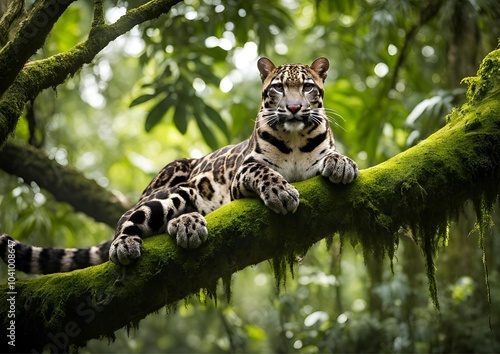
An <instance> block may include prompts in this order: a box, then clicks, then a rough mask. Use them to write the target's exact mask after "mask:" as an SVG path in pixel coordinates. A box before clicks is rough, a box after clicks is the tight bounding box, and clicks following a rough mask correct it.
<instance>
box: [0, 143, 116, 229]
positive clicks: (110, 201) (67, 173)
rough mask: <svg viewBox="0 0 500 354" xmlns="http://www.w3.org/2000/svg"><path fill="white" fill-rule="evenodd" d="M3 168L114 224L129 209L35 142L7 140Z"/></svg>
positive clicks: (2, 152) (0, 155)
mask: <svg viewBox="0 0 500 354" xmlns="http://www.w3.org/2000/svg"><path fill="white" fill-rule="evenodd" d="M0 169H2V170H4V171H5V172H7V173H10V174H13V175H15V176H18V177H22V178H23V179H24V181H25V182H31V181H34V182H36V183H37V184H38V185H39V186H40V187H42V188H44V189H46V190H48V191H49V192H51V193H52V195H54V197H55V198H56V199H57V200H59V201H62V202H67V203H68V204H70V205H71V206H73V208H74V209H75V210H78V211H81V212H84V213H85V214H87V215H88V216H90V217H92V218H94V219H95V220H96V221H99V222H104V223H105V224H107V225H109V226H111V227H114V226H115V225H116V222H117V221H118V219H119V218H120V216H121V215H122V214H123V213H124V212H125V211H126V206H124V205H123V204H122V203H121V202H120V201H119V200H118V198H117V197H116V196H115V195H113V194H112V193H111V192H109V191H107V190H106V189H104V188H102V187H101V186H99V185H98V184H97V183H96V182H95V181H93V180H89V179H87V178H85V177H84V176H83V175H82V174H81V173H80V172H78V171H76V170H74V169H72V168H69V167H66V166H62V165H60V164H58V163H57V162H55V161H53V160H49V159H48V158H47V156H46V155H45V154H44V153H43V152H41V151H40V150H37V149H35V148H33V147H31V146H28V145H25V144H23V145H20V144H15V143H12V142H9V143H6V144H4V146H3V148H2V150H0ZM40 171H44V172H43V173H40Z"/></svg>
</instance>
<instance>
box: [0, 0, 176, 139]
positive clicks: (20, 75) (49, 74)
mask: <svg viewBox="0 0 500 354" xmlns="http://www.w3.org/2000/svg"><path fill="white" fill-rule="evenodd" d="M54 1H61V0H54ZM179 2H180V0H151V1H149V2H148V3H146V4H144V5H142V6H140V7H137V8H135V9H132V10H130V11H128V12H127V13H126V14H125V15H123V16H122V17H121V18H120V19H119V20H118V21H117V22H116V23H114V24H112V25H104V24H101V25H97V23H99V24H100V23H101V21H97V22H94V27H92V29H91V31H90V33H89V38H88V39H87V40H86V41H85V42H83V43H80V44H78V45H76V46H75V47H74V48H72V49H70V50H69V51H67V52H65V53H60V54H56V55H54V56H52V57H50V58H47V59H43V60H39V61H36V62H32V63H29V64H28V65H26V66H25V67H24V68H23V69H22V70H21V71H19V70H20V68H19V70H18V71H17V72H15V75H16V76H17V77H16V80H15V81H13V82H12V81H10V83H9V85H10V87H8V89H6V91H5V93H4V94H3V96H2V97H1V99H0V146H1V144H3V142H4V141H5V140H6V139H7V137H8V135H9V134H10V133H12V132H13V131H14V129H15V127H16V125H17V121H18V119H19V116H20V115H21V114H22V110H23V108H24V104H25V103H26V102H27V101H28V100H30V99H34V98H35V97H36V96H37V95H38V94H39V93H40V92H41V91H42V90H44V89H46V88H50V87H56V86H58V85H60V84H61V83H63V82H64V81H65V80H66V79H67V78H68V77H69V76H72V75H74V74H75V73H76V72H77V71H78V70H79V69H80V68H81V67H82V66H83V65H84V64H87V63H90V62H91V61H92V60H93V59H94V57H95V56H96V55H97V53H99V52H100V51H101V50H102V49H103V48H104V47H106V46H107V45H108V44H109V43H110V42H111V41H113V40H115V39H116V38H117V37H118V36H120V35H122V34H124V33H126V32H128V31H129V30H130V29H132V28H133V27H134V26H136V25H138V24H140V23H143V22H145V21H148V20H152V19H155V18H157V17H158V16H160V15H161V14H164V13H167V12H168V11H170V8H171V7H172V6H173V5H175V4H177V3H179ZM98 6H99V5H98ZM7 46H9V44H8V45H7ZM7 46H6V47H7ZM6 47H5V48H6ZM5 48H4V49H2V52H0V73H2V69H1V68H2V60H3V59H2V58H3V57H2V55H3V54H2V53H3V51H4V50H5ZM22 64H23V65H24V62H23V63H22ZM21 67H22V65H21ZM9 70H10V69H9ZM4 75H10V74H8V73H6V74H4ZM0 78H1V75H0ZM4 80H7V78H5V79H4ZM7 81H8V80H7ZM0 82H1V83H0V88H1V87H2V86H1V85H2V83H3V81H1V80H0ZM1 92H3V91H1V90H0V94H1Z"/></svg>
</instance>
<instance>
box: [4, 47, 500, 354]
mask: <svg viewBox="0 0 500 354" xmlns="http://www.w3.org/2000/svg"><path fill="white" fill-rule="evenodd" d="M467 82H468V84H469V91H468V102H467V103H466V104H465V105H463V106H462V107H461V108H460V109H455V110H454V111H453V112H452V113H451V114H450V115H449V116H448V124H447V125H446V126H445V127H444V128H443V129H441V130H439V131H438V132H437V133H435V134H433V135H432V136H430V137H429V138H428V139H426V140H425V141H422V142H421V143H420V144H418V145H417V146H415V147H413V148H411V149H409V150H407V151H405V152H403V153H401V154H399V155H397V156H395V157H393V158H392V159H390V160H388V161H386V162H384V163H382V164H380V165H378V166H375V167H372V168H369V169H366V170H363V171H361V173H360V176H359V178H358V179H357V180H356V181H355V182H354V183H353V184H351V185H347V186H344V185H333V184H330V183H329V182H328V181H326V180H325V179H323V178H322V177H316V178H313V179H311V180H308V181H304V182H300V183H296V184H295V185H296V187H297V189H298V190H299V192H300V194H301V199H300V207H299V209H298V211H297V213H296V214H295V215H287V216H282V215H276V214H273V213H272V212H271V211H269V210H268V209H266V207H265V206H264V205H263V204H262V203H261V202H260V201H259V200H258V199H244V200H238V201H235V202H232V203H230V204H229V205H226V206H224V207H222V208H221V209H219V210H217V211H215V212H213V213H211V214H209V215H208V216H207V221H208V225H209V234H210V236H209V240H208V242H207V244H205V245H204V246H202V247H201V248H200V249H197V250H185V249H180V248H178V247H177V246H175V244H174V242H173V241H172V240H171V239H170V237H168V236H165V235H160V236H155V237H152V238H150V239H148V240H146V241H145V242H144V250H143V255H142V257H140V258H139V259H138V260H137V261H136V262H135V263H134V264H132V265H131V266H129V267H126V268H120V267H118V266H116V265H114V264H112V263H110V262H108V263H105V264H103V265H100V266H95V267H91V268H87V269H84V270H80V271H74V272H71V273H69V274H55V275H47V276H42V277H39V278H35V279H31V280H23V281H17V282H15V283H14V284H4V285H3V286H1V288H0V289H1V290H0V312H1V314H2V318H4V321H3V324H2V335H1V337H2V338H4V340H2V341H1V343H2V345H3V346H4V347H3V348H2V349H3V351H13V350H16V351H26V352H28V351H29V352H31V351H32V350H35V351H40V350H42V349H44V348H45V349H51V350H54V351H62V350H67V349H68V348H69V347H70V346H77V347H78V346H84V345H85V343H86V342H87V341H88V340H89V339H91V338H98V337H101V336H103V335H104V336H112V335H113V332H114V331H115V330H117V329H119V328H121V327H123V326H130V325H132V326H136V325H138V322H139V320H141V319H142V318H144V317H145V316H147V315H148V314H149V313H151V312H154V311H157V310H159V309H161V308H162V307H164V306H168V305H170V304H174V303H175V302H176V301H179V300H181V299H183V298H185V297H187V296H190V295H192V294H197V293H199V292H200V291H205V292H207V293H208V295H211V296H215V289H216V284H217V282H218V280H219V279H220V278H222V279H223V280H224V281H226V282H227V281H229V279H230V276H231V274H232V273H234V272H236V271H238V270H240V269H243V268H245V267H246V266H249V265H252V264H256V263H259V262H262V261H264V260H268V259H274V260H275V262H274V264H275V265H276V267H277V269H276V271H277V275H278V278H280V277H282V276H283V275H284V273H285V271H286V270H285V267H283V265H286V264H287V263H290V264H292V263H293V260H294V255H296V254H304V253H305V252H306V251H307V250H308V248H309V247H310V246H311V245H312V244H314V243H315V242H317V241H319V240H321V239H322V238H325V237H327V236H329V235H332V233H335V232H338V233H341V234H346V235H349V236H350V237H352V238H354V239H355V240H358V241H360V242H361V243H362V245H363V247H364V250H365V252H373V253H374V255H375V257H382V256H383V255H388V256H389V257H392V256H393V254H394V251H395V249H396V247H397V243H398V231H400V230H401V228H404V229H406V230H409V231H411V232H412V234H413V237H414V239H415V241H416V242H417V244H418V245H419V247H420V248H421V250H422V252H423V254H424V260H425V261H426V267H427V274H428V277H429V285H430V293H431V296H432V298H433V299H434V300H435V301H436V291H437V289H436V285H435V279H434V268H433V259H434V255H435V253H436V251H437V248H438V246H439V244H440V243H441V242H444V240H445V239H446V228H447V225H448V222H449V221H451V220H454V219H456V218H457V216H458V214H459V211H460V210H461V209H462V208H463V206H464V205H465V203H466V202H467V201H468V200H472V202H473V204H474V206H475V210H476V213H477V215H478V217H479V220H478V225H480V226H482V227H483V228H484V227H486V226H485V225H487V222H485V220H487V219H488V218H489V217H490V214H491V210H492V205H493V203H494V202H495V201H496V200H497V199H498V195H499V180H500V179H499V177H500V113H499V112H500V50H496V51H494V52H492V53H490V54H489V55H488V56H487V57H486V58H485V59H484V61H483V64H482V66H481V69H480V71H479V73H478V76H477V77H475V78H469V79H467ZM482 232H483V235H484V230H482ZM11 285H12V287H11ZM203 289H205V290H203ZM10 309H15V312H11V313H12V314H15V318H9V314H10V313H9V311H10ZM9 321H14V322H9ZM11 323H12V324H11ZM9 326H13V327H15V329H13V330H12V333H14V334H15V338H14V339H15V345H16V346H15V347H12V346H9V345H8V342H7V341H6V340H5V338H9V337H8V335H9V334H10V332H9ZM14 339H13V340H14Z"/></svg>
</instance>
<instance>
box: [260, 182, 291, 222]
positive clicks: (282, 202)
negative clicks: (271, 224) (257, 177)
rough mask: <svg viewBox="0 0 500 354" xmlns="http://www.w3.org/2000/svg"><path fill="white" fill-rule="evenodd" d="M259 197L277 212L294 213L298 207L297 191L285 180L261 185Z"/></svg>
mask: <svg viewBox="0 0 500 354" xmlns="http://www.w3.org/2000/svg"><path fill="white" fill-rule="evenodd" d="M260 192H261V193H260V197H261V198H262V200H263V201H264V204H266V206H267V207H268V208H269V209H271V210H272V211H274V212H275V213H278V214H288V213H292V214H293V213H295V212H296V211H297V208H298V207H299V192H298V191H297V189H296V188H295V187H294V186H292V185H291V184H290V183H288V182H287V181H285V180H283V181H282V182H281V184H280V183H277V184H273V183H271V184H269V185H263V186H262V187H261V190H260Z"/></svg>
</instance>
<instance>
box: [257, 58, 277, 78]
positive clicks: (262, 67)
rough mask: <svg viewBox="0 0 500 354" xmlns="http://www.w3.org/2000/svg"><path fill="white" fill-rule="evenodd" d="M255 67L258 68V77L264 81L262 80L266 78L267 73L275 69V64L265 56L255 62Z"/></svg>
mask: <svg viewBox="0 0 500 354" xmlns="http://www.w3.org/2000/svg"><path fill="white" fill-rule="evenodd" d="M257 68H259V72H260V79H261V80H262V82H264V80H266V78H267V77H268V76H269V73H270V72H271V71H273V70H274V69H276V66H275V65H274V64H273V62H272V61H271V60H269V59H267V58H266V57H262V58H260V59H259V61H258V62H257Z"/></svg>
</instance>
